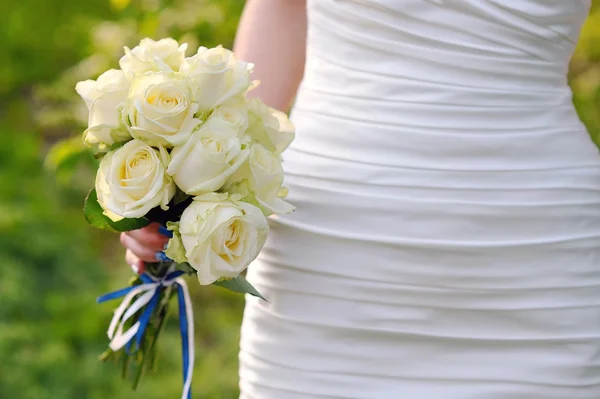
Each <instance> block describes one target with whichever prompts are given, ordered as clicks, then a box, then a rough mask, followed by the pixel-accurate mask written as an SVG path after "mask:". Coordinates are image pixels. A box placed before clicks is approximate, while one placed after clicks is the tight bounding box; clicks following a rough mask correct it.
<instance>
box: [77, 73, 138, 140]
mask: <svg viewBox="0 0 600 399" xmlns="http://www.w3.org/2000/svg"><path fill="white" fill-rule="evenodd" d="M75 90H76V91H77V93H78V94H79V95H80V96H81V98H82V99H83V101H85V105H86V106H87V108H88V111H89V119H88V128H87V130H86V131H85V132H84V133H83V142H84V143H85V145H86V146H88V147H94V148H96V150H98V151H108V148H109V147H110V146H111V145H113V144H115V143H118V142H121V141H125V140H128V139H130V138H131V135H130V134H129V132H128V131H127V129H126V128H125V126H123V124H122V123H120V119H119V108H120V107H121V106H122V104H123V103H124V102H125V100H126V99H127V93H128V91H129V81H128V80H127V79H126V78H125V75H124V74H123V72H122V71H119V70H116V69H110V70H108V71H106V72H104V73H103V74H102V75H100V76H99V77H98V80H85V81H83V82H79V83H77V85H76V86H75Z"/></svg>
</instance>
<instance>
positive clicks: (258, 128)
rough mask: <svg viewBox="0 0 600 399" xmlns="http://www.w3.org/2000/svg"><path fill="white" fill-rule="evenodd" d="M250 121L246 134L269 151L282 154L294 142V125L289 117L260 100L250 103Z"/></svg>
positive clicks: (252, 100)
mask: <svg viewBox="0 0 600 399" xmlns="http://www.w3.org/2000/svg"><path fill="white" fill-rule="evenodd" d="M248 121H249V122H248V129H247V130H246V133H247V134H248V135H250V136H251V137H252V138H253V139H254V140H256V141H257V142H258V143H260V144H261V145H263V146H264V147H265V148H266V149H268V150H269V151H273V152H275V153H277V154H281V153H282V152H283V151H284V150H285V149H286V148H287V147H288V146H289V145H290V143H291V142H292V141H293V140H294V136H295V132H294V125H292V123H291V122H290V120H289V119H288V117H287V115H286V114H284V113H283V112H281V111H278V110H276V109H274V108H270V107H268V106H267V105H266V104H265V103H263V102H262V101H261V100H259V99H258V98H253V99H251V100H250V101H249V103H248Z"/></svg>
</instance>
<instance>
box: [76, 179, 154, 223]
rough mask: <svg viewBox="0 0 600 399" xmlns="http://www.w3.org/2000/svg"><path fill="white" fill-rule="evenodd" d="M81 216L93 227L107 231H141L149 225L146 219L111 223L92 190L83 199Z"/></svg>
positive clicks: (127, 219) (94, 191)
mask: <svg viewBox="0 0 600 399" xmlns="http://www.w3.org/2000/svg"><path fill="white" fill-rule="evenodd" d="M83 215H84V216H85V220H87V221H88V223H89V224H91V225H92V226H94V227H97V228H99V229H104V230H109V231H116V232H122V231H130V230H137V229H141V228H142V227H146V226H148V225H149V224H150V221H149V220H148V219H146V218H138V219H130V218H125V219H122V220H119V221H118V222H114V221H112V220H111V219H110V218H109V217H107V216H106V215H105V214H104V210H103V209H102V207H101V206H100V204H99V203H98V196H97V194H96V189H92V191H90V193H89V194H88V196H87V198H86V199H85V205H84V207H83Z"/></svg>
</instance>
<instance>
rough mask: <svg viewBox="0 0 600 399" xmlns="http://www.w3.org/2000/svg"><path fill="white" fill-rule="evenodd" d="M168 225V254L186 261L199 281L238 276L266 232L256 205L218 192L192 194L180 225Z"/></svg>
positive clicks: (203, 283)
mask: <svg viewBox="0 0 600 399" xmlns="http://www.w3.org/2000/svg"><path fill="white" fill-rule="evenodd" d="M169 229H171V230H173V231H174V235H173V238H172V239H171V240H170V242H169V248H167V251H166V253H167V256H173V257H174V258H175V259H176V261H178V262H181V261H187V262H188V263H189V264H190V265H191V266H192V267H193V268H194V269H196V271H197V274H198V281H199V282H200V284H202V285H207V284H212V283H214V282H215V281H217V280H218V279H220V278H234V277H237V276H238V275H239V274H240V273H241V272H243V271H244V270H245V269H246V268H247V267H248V265H249V264H250V262H252V261H253V260H254V259H255V258H256V256H257V255H258V254H259V252H260V251H261V249H262V247H263V245H264V244H265V241H266V240H267V236H268V234H269V225H268V224H267V220H266V218H265V216H264V215H263V214H262V213H261V211H260V210H259V209H258V208H256V207H255V206H253V205H250V204H247V203H244V202H238V201H236V200H235V199H232V198H231V197H228V195H227V194H217V193H210V194H204V195H202V196H199V197H196V198H194V200H193V202H192V203H191V204H190V205H189V206H188V207H187V208H186V209H185V211H183V214H182V215H181V221H180V222H179V226H177V224H169Z"/></svg>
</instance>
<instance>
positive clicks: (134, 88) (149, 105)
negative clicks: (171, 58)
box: [125, 72, 201, 147]
mask: <svg viewBox="0 0 600 399" xmlns="http://www.w3.org/2000/svg"><path fill="white" fill-rule="evenodd" d="M197 110H198V105H197V104H196V103H195V102H194V101H193V93H192V89H191V86H190V82H189V80H188V78H187V77H186V76H185V75H182V74H177V73H164V72H153V73H152V72H151V73H147V74H144V75H139V76H138V77H136V78H135V79H134V81H133V83H132V84H131V90H130V91H129V97H128V102H127V108H126V110H125V112H126V116H127V121H128V126H129V131H130V132H131V135H132V136H133V137H134V138H137V139H140V140H143V141H145V142H146V143H148V144H150V145H152V146H165V147H171V146H174V145H179V144H183V143H185V142H186V141H187V140H188V138H189V137H190V136H191V134H192V131H193V130H194V129H195V128H196V127H197V126H198V125H199V124H200V123H201V121H200V120H199V119H196V118H194V114H195V113H196V111H197Z"/></svg>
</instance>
